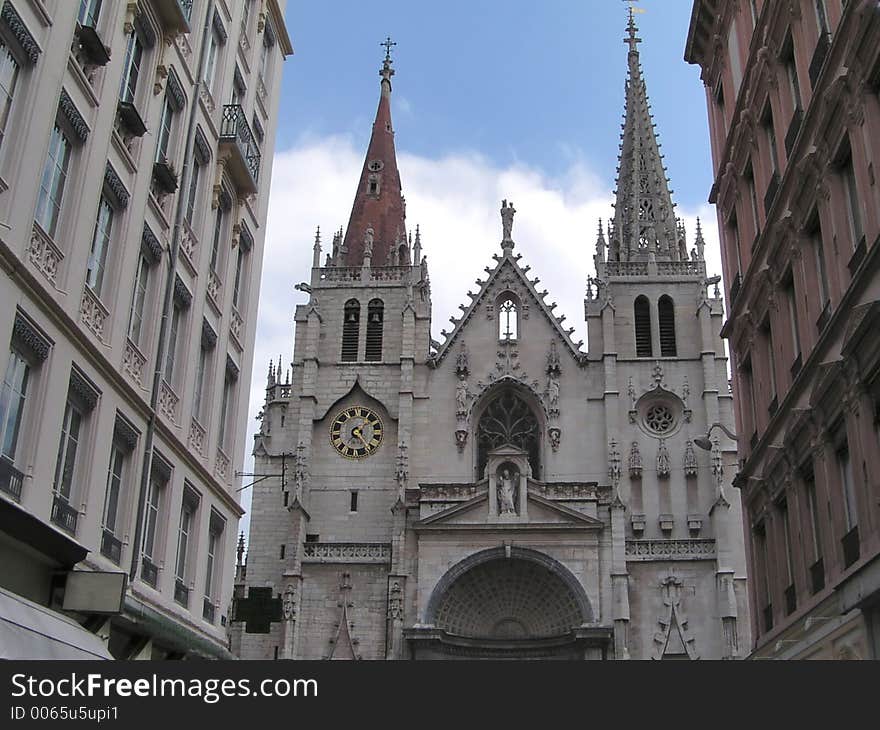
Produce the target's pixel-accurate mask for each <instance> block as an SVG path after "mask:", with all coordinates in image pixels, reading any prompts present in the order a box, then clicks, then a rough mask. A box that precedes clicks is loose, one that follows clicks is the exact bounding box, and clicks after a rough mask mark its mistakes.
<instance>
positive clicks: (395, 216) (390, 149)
mask: <svg viewBox="0 0 880 730" xmlns="http://www.w3.org/2000/svg"><path fill="white" fill-rule="evenodd" d="M382 45H383V46H385V59H384V61H383V63H382V69H381V70H380V71H379V76H380V77H381V78H382V81H381V93H380V96H379V108H378V110H377V111H376V121H375V122H373V134H372V136H371V137H370V146H369V148H368V149H367V157H366V159H365V160H364V168H363V170H362V171H361V177H360V181H359V182H358V189H357V193H356V194H355V197H354V205H353V206H352V209H351V218H349V221H348V228H347V229H346V231H345V240H344V242H343V246H342V250H343V255H342V256H341V257H340V258H341V259H342V260H341V261H340V262H339V264H340V265H342V266H361V265H363V263H364V246H365V241H366V240H372V255H371V256H370V265H371V266H388V265H390V264H396V263H399V264H409V263H410V261H409V247H408V246H407V245H406V240H407V239H406V205H405V202H404V199H403V194H402V192H401V186H400V173H399V172H398V171H397V155H396V154H395V151H394V130H393V128H392V126H391V77H392V76H393V75H394V69H393V68H392V66H391V64H392V60H391V48H392V47H393V46H395V45H396V43H394V42H392V40H391V39H390V38H388V39H387V40H385V41H384V42H383V43H382ZM368 230H370V231H371V233H370V234H369V235H368V234H367V231H368Z"/></svg>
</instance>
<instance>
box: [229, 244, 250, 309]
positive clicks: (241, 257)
mask: <svg viewBox="0 0 880 730" xmlns="http://www.w3.org/2000/svg"><path fill="white" fill-rule="evenodd" d="M246 258H247V250H246V249H245V248H244V246H242V245H240V244H239V247H238V255H237V256H236V258H235V278H234V279H233V281H232V306H233V307H235V308H236V309H237V310H239V311H241V300H242V298H243V296H244V294H243V289H244V280H243V278H242V277H243V276H244V269H245V267H246V263H247V262H246Z"/></svg>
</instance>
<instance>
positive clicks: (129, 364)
mask: <svg viewBox="0 0 880 730" xmlns="http://www.w3.org/2000/svg"><path fill="white" fill-rule="evenodd" d="M146 364H147V358H146V357H144V355H143V354H142V353H141V351H140V350H139V349H138V348H137V346H136V345H135V344H134V343H133V342H132V341H131V340H126V341H125V350H124V351H123V353H122V371H123V372H124V373H125V374H126V375H128V377H129V378H131V380H132V382H134V384H135V385H137V386H138V387H139V388H142V387H143V371H144V366H145V365H146Z"/></svg>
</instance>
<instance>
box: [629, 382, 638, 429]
mask: <svg viewBox="0 0 880 730" xmlns="http://www.w3.org/2000/svg"><path fill="white" fill-rule="evenodd" d="M626 392H627V395H629V422H630V423H635V422H636V416H637V415H638V411H637V410H636V388H635V386H634V385H633V379H632V376H631V375H630V378H629V385H628V386H627V388H626Z"/></svg>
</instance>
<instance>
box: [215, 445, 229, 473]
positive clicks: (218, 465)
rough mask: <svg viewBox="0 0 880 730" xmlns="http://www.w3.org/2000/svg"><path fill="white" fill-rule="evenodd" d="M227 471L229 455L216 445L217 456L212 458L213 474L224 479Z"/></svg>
mask: <svg viewBox="0 0 880 730" xmlns="http://www.w3.org/2000/svg"><path fill="white" fill-rule="evenodd" d="M228 473H229V457H228V456H227V455H226V453H225V452H224V451H223V449H221V448H220V447H217V458H216V459H215V460H214V476H215V477H217V478H218V479H219V480H221V481H224V480H225V479H226V475H227V474H228Z"/></svg>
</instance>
